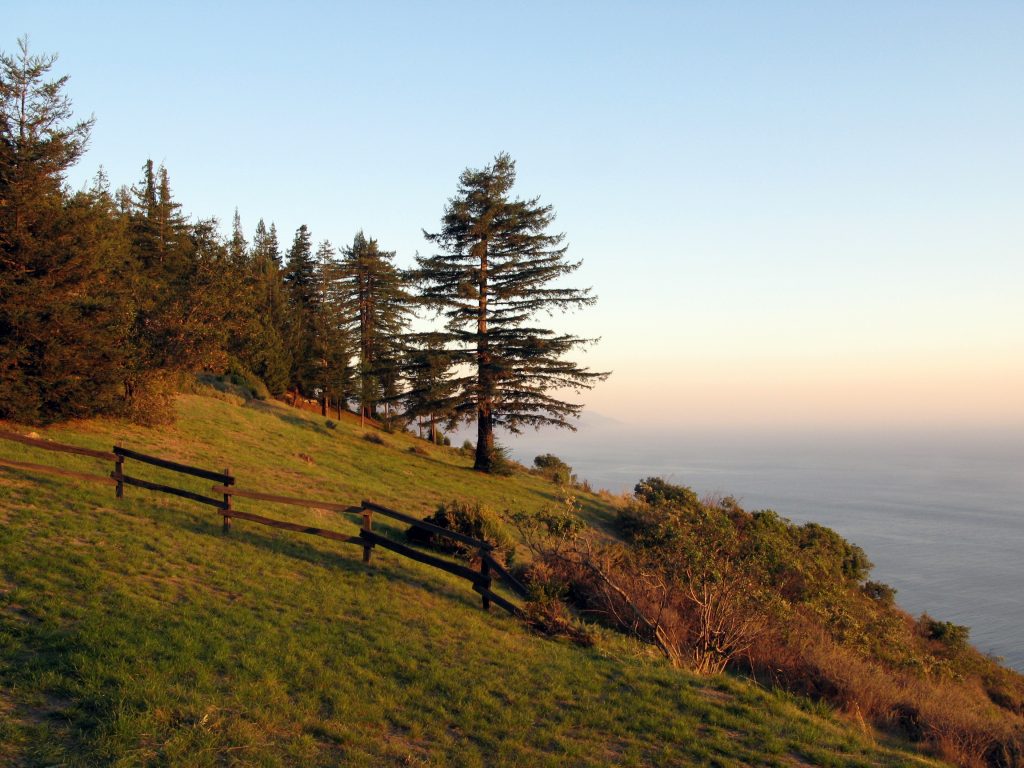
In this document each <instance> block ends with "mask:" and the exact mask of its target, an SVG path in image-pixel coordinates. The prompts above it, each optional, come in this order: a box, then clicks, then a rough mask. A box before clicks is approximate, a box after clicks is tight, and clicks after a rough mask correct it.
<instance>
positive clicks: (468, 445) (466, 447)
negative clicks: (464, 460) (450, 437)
mask: <svg viewBox="0 0 1024 768" xmlns="http://www.w3.org/2000/svg"><path fill="white" fill-rule="evenodd" d="M459 450H460V451H461V452H462V454H463V455H464V456H472V455H473V454H474V453H476V446H475V445H473V442H472V441H471V440H463V441H462V447H461V448H459Z"/></svg>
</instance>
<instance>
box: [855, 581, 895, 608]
mask: <svg viewBox="0 0 1024 768" xmlns="http://www.w3.org/2000/svg"><path fill="white" fill-rule="evenodd" d="M861 590H862V591H863V592H864V594H865V595H867V596H868V597H869V598H871V599H872V600H874V601H875V602H878V603H881V604H882V605H893V604H894V603H895V602H896V590H895V589H893V588H892V587H890V586H889V585H888V584H882V583H881V582H879V581H869V582H867V583H865V584H864V586H863V587H861Z"/></svg>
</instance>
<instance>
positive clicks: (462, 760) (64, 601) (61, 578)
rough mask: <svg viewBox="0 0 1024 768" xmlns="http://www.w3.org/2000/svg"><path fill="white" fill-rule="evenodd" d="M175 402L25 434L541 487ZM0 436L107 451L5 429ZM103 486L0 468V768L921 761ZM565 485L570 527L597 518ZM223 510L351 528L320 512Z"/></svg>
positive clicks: (241, 468)
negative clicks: (171, 417) (170, 415)
mask: <svg viewBox="0 0 1024 768" xmlns="http://www.w3.org/2000/svg"><path fill="white" fill-rule="evenodd" d="M177 408H178V420H177V422H176V424H175V425H174V426H172V427H164V428H156V429H145V428H140V427H137V426H132V425H126V424H123V423H120V422H108V421H90V422H83V423H77V424H70V425H64V426H62V427H60V428H55V429H51V430H39V432H40V434H41V435H42V436H44V437H49V438H52V439H55V440H59V441H63V442H69V443H73V444H76V445H83V446H88V447H93V448H99V449H106V450H109V448H110V446H111V445H113V444H114V443H115V442H122V443H123V444H124V445H125V446H126V447H131V448H134V449H137V450H142V451H150V452H153V453H155V454H157V455H160V456H163V457H166V458H171V459H177V460H180V461H184V462H189V463H194V464H198V465H200V466H205V467H209V468H218V469H219V468H223V467H230V468H231V470H232V472H233V473H234V474H235V475H236V476H237V478H238V486H239V487H240V488H244V489H250V490H262V491H267V492H270V493H277V494H290V495H303V496H309V497H314V498H317V497H320V498H324V499H330V500H334V501H340V502H351V503H358V502H359V500H360V499H363V498H369V499H372V500H374V501H377V502H379V503H382V504H386V505H390V506H394V507H396V508H398V509H402V510H405V511H408V512H411V513H414V514H426V513H428V512H430V511H432V510H433V508H434V507H435V506H436V504H437V502H438V501H441V500H446V499H450V498H452V497H459V498H472V499H479V500H480V501H483V502H484V503H486V504H488V505H490V506H491V507H493V508H495V509H499V510H500V509H505V508H510V509H524V510H529V509H538V508H540V507H541V506H543V505H545V504H548V503H552V502H556V501H557V494H556V493H555V489H554V486H553V485H552V484H550V483H548V482H546V481H544V480H542V479H540V478H535V477H527V476H521V475H517V476H515V477H512V478H493V477H485V476H481V475H479V474H477V473H474V472H472V471H471V470H470V469H469V464H470V460H469V459H468V458H463V457H462V456H460V455H459V454H458V452H456V451H451V450H445V449H442V448H434V447H432V446H429V445H427V444H425V443H423V442H422V441H419V440H416V439H414V438H412V437H409V436H405V435H386V434H382V435H381V437H382V438H383V440H384V444H383V445H378V444H375V443H373V442H370V441H369V440H366V439H365V438H364V434H365V433H366V432H367V430H366V429H363V428H361V427H360V426H359V425H358V423H354V422H351V421H348V420H346V421H343V422H342V423H340V424H337V425H336V426H335V427H334V428H329V427H328V426H327V424H326V422H325V420H324V419H322V418H321V417H319V416H317V415H314V414H308V413H303V412H300V411H296V410H293V409H288V408H285V407H283V406H278V405H274V404H265V403H251V404H249V405H245V406H242V405H238V404H231V403H228V402H225V401H222V400H217V399H212V398H207V397H200V396H195V395H189V396H183V397H181V398H180V399H179V401H178V403H177ZM6 427H7V428H10V429H18V430H19V431H21V432H23V433H24V432H27V431H28V430H27V429H25V428H18V427H17V425H10V424H8V425H6ZM413 447H419V448H420V449H424V450H425V451H426V454H425V455H421V454H420V453H414V452H411V451H410V449H411V448H413ZM0 455H2V456H5V457H7V458H11V459H16V460H22V461H29V462H35V463H47V464H59V465H61V466H65V467H68V468H72V469H77V470H80V471H86V472H98V473H106V472H109V470H110V467H109V466H105V465H103V464H102V462H97V461H95V460H92V459H87V458H79V457H75V456H67V455H63V454H48V453H44V452H43V451H40V450H38V449H33V448H30V447H26V446H21V445H18V444H13V443H7V442H4V443H0ZM129 470H130V472H131V473H132V474H136V473H137V474H139V475H140V476H142V477H144V478H147V479H152V480H154V481H156V482H160V481H161V480H165V479H170V477H171V476H169V475H167V474H166V473H164V472H162V471H160V470H155V469H152V468H146V469H143V468H141V466H140V465H138V464H130V465H129ZM176 479H178V478H177V477H176ZM209 485H210V483H208V482H206V481H201V480H196V481H195V482H194V483H190V484H189V487H191V488H193V489H194V490H197V491H208V488H209ZM125 495H126V498H125V499H123V500H117V499H115V498H114V493H113V489H112V488H110V487H107V486H100V485H96V486H78V487H76V484H75V483H74V482H72V481H66V480H64V479H62V478H57V477H47V478H43V479H35V478H32V477H29V476H28V475H26V474H25V473H22V472H18V471H14V470H8V469H2V468H0V764H3V765H15V766H19V765H24V766H51V765H68V766H96V765H121V766H136V765H175V766H176V765H190V766H191V765H196V766H203V765H266V766H274V765H324V766H327V765H331V766H334V765H354V766H358V765H367V766H371V765H372V766H380V765H431V766H435V765H437V766H444V765H453V766H456V765H457V766H475V765H480V766H483V765H522V766H545V765H566V766H591V765H592V766H601V765H637V766H665V765H721V766H732V765H736V766H738V765H772V766H799V765H830V766H861V765H893V766H896V765H911V764H918V765H933V764H935V763H933V762H932V761H928V760H925V759H923V758H920V757H918V756H916V755H915V754H914V753H913V752H912V751H910V750H909V748H905V747H904V746H902V745H900V744H897V743H889V742H885V741H879V740H877V739H876V738H875V737H872V735H871V734H870V733H867V732H866V731H865V730H861V729H858V728H856V727H855V725H854V724H853V723H850V722H848V721H846V720H843V719H840V718H838V717H837V716H836V715H834V714H833V713H831V712H830V711H829V710H828V708H827V707H824V706H820V705H813V704H810V703H808V702H806V701H803V700H801V699H796V698H791V697H787V696H784V695H780V694H772V693H767V692H765V691H762V690H760V689H758V688H756V687H754V686H752V685H749V684H747V683H745V682H743V681H741V680H737V679H734V678H731V677H728V676H722V677H717V678H710V679H709V678H698V677H693V676H690V675H688V674H686V673H683V672H680V671H678V670H674V669H672V668H670V667H669V666H668V665H667V664H666V663H665V662H663V661H662V660H661V659H659V658H656V657H654V656H652V655H651V653H650V652H649V650H648V649H646V648H644V647H642V646H640V645H636V644H634V643H632V642H630V641H627V640H625V639H623V638H620V637H618V636H616V635H614V634H611V633H600V634H599V641H598V643H597V645H596V646H595V647H594V648H590V649H580V648H577V647H575V646H571V645H568V644H565V643H562V642H557V641H552V640H549V639H545V638H542V637H538V636H535V635H532V634H531V633H529V632H528V631H527V630H526V629H525V628H524V627H523V626H522V625H521V624H520V623H519V622H518V621H516V620H515V619H513V618H511V617H509V616H507V615H505V614H504V613H503V612H501V611H500V610H492V612H491V613H484V612H483V611H482V610H481V609H480V603H479V599H478V597H477V595H475V594H474V593H473V592H472V591H470V589H469V587H468V585H467V584H466V583H465V582H463V581H460V580H458V579H455V578H454V577H449V576H448V575H447V574H445V573H442V572H440V571H437V570H434V569H431V568H429V567H426V566H421V565H419V564H417V563H414V562H411V561H409V560H406V559H404V558H402V557H400V556H398V555H395V554H393V553H389V552H386V551H382V550H380V549H378V550H377V551H376V552H375V554H374V558H373V562H372V563H371V564H370V565H368V566H367V565H364V564H363V563H362V562H361V557H360V555H361V551H360V550H359V549H358V548H357V547H353V546H351V545H344V544H334V543H332V542H329V541H325V540H321V539H316V538H313V537H307V536H301V535H299V534H294V533H287V532H281V531H277V530H274V529H269V528H265V527H262V526H258V525H255V524H252V523H248V522H246V521H241V520H239V521H236V523H235V526H234V530H233V531H232V533H231V534H230V536H228V537H225V536H223V535H222V534H221V531H220V517H219V515H217V514H216V512H214V511H213V510H212V509H209V510H207V509H204V508H202V507H200V506H199V505H196V504H194V503H191V502H188V501H185V500H178V499H174V498H171V497H166V496H158V495H156V494H152V493H149V492H147V491H143V490H139V489H135V488H126V489H125ZM581 501H582V502H583V505H584V509H585V512H586V514H587V516H588V517H589V518H590V519H591V520H592V521H595V522H599V523H600V522H601V521H603V520H607V519H609V518H610V516H611V515H612V513H613V511H612V509H611V508H610V507H609V506H608V505H607V504H606V503H605V502H602V500H601V499H599V498H597V497H594V496H589V495H585V494H584V495H583V498H582V499H581ZM237 506H238V508H239V509H242V510H244V511H253V512H257V513H260V514H267V515H270V516H274V517H279V518H282V519H288V520H294V521H297V522H309V523H313V524H317V525H320V526H323V527H329V528H334V529H336V530H339V531H343V532H354V529H355V520H354V518H352V517H345V516H341V515H337V514H334V513H327V512H321V511H317V510H302V509H299V508H294V507H275V506H274V505H269V504H263V503H259V502H253V503H247V502H246V501H245V500H242V499H239V500H237ZM382 527H383V526H382ZM393 530H394V532H395V533H396V534H397V529H393Z"/></svg>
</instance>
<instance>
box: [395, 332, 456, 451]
mask: <svg viewBox="0 0 1024 768" xmlns="http://www.w3.org/2000/svg"><path fill="white" fill-rule="evenodd" d="M403 374H404V378H405V381H406V389H405V392H404V393H403V394H402V403H403V405H404V407H405V415H406V417H408V418H409V419H410V420H412V419H415V420H416V421H417V422H418V423H420V425H421V426H420V436H421V437H422V422H423V420H424V419H425V420H426V422H427V436H428V437H429V439H430V440H431V441H432V442H434V443H436V442H438V441H439V439H440V433H439V430H438V425H439V424H442V423H444V424H445V425H446V426H448V427H451V426H453V424H451V423H450V422H451V421H452V416H453V411H454V405H455V400H454V398H455V395H456V387H455V384H454V382H453V381H452V356H451V355H450V354H449V353H448V351H447V350H446V349H445V347H444V336H443V334H437V333H420V334H415V335H414V336H412V337H411V340H410V342H409V343H408V345H407V346H406V350H405V358H404V366H403Z"/></svg>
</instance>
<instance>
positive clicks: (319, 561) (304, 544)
mask: <svg viewBox="0 0 1024 768" xmlns="http://www.w3.org/2000/svg"><path fill="white" fill-rule="evenodd" d="M219 517H220V516H219V515H218V519H219ZM178 523H179V525H180V527H182V528H184V529H186V530H188V531H190V532H192V533H196V534H199V535H202V536H211V537H212V536H216V537H220V538H223V539H224V540H225V541H226V542H227V541H235V542H240V543H244V544H246V545H247V546H251V547H256V548H258V549H261V550H264V551H266V552H272V553H274V554H279V555H284V556H285V557H289V558H292V559H294V560H299V561H302V562H304V563H308V564H310V565H315V566H319V567H322V568H331V569H334V570H338V571H341V572H343V573H348V574H366V573H369V572H372V571H375V570H377V571H380V572H382V573H383V574H384V575H385V576H386V577H387V578H388V579H389V580H391V581H395V582H399V583H402V584H405V585H408V586H411V587H415V588H417V589H422V590H426V591H428V592H432V593H434V594H439V595H442V596H443V597H446V598H449V599H452V600H457V601H459V602H461V603H463V604H466V605H479V600H480V598H479V596H478V595H477V594H476V593H475V592H473V589H472V585H471V584H470V583H469V582H468V581H467V582H466V583H465V589H464V590H462V589H458V588H456V587H455V585H453V584H450V583H447V582H445V581H443V580H432V582H431V583H428V582H426V581H425V580H421V579H417V578H414V577H413V576H412V574H409V573H404V572H402V570H400V569H396V568H394V567H392V566H391V563H387V562H386V563H384V564H381V563H379V562H378V563H377V564H375V563H374V562H373V561H374V560H378V561H379V559H380V558H381V556H383V557H385V558H387V559H388V560H399V559H401V560H405V558H403V557H402V556H401V555H399V554H397V553H392V552H389V551H387V550H384V549H382V548H380V547H376V548H374V550H373V554H372V556H371V561H370V563H364V562H362V545H361V544H357V543H349V542H331V540H330V539H323V541H324V542H325V543H328V546H331V545H333V544H337V547H338V549H333V548H331V549H324V548H321V547H318V546H314V545H313V544H311V543H310V542H308V541H303V540H301V539H299V538H293V537H292V536H281V537H272V536H267V535H265V534H264V533H262V532H261V531H260V530H259V528H260V527H261V526H260V524H259V523H255V522H252V521H249V520H241V519H235V520H233V521H232V527H231V532H230V533H228V534H225V533H224V532H223V530H222V529H221V527H220V526H219V525H218V524H216V523H213V522H212V521H208V520H207V519H204V518H187V519H182V520H179V521H178ZM382 528H383V530H388V531H393V530H394V528H393V527H391V526H386V527H382ZM381 532H382V531H381ZM339 533H340V531H339ZM295 535H296V536H298V535H301V534H295ZM395 538H396V540H397V537H395ZM402 543H404V542H402ZM392 556H393V557H392ZM423 567H424V568H428V569H429V568H430V566H423ZM384 568H387V570H386V571H384Z"/></svg>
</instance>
